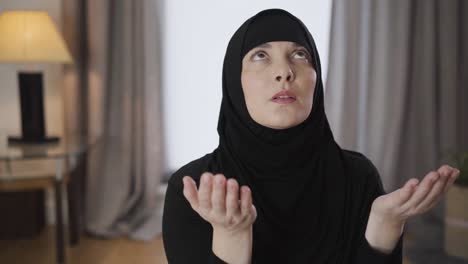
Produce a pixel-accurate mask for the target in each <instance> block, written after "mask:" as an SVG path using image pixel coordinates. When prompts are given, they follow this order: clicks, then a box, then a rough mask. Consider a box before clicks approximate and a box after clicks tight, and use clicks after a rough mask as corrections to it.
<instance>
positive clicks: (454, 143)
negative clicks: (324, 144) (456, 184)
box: [326, 0, 468, 191]
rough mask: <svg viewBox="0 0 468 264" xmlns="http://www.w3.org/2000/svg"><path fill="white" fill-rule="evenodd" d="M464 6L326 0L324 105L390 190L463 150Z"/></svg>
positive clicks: (467, 125) (466, 123) (466, 93)
mask: <svg viewBox="0 0 468 264" xmlns="http://www.w3.org/2000/svg"><path fill="white" fill-rule="evenodd" d="M466 14H468V3H467V2H466V1H462V0H444V1H437V0H432V1H427V0H413V1H407V0H386V1H384V0H382V1H373V0H335V1H334V3H333V11H332V23H331V24H332V28H331V36H330V58H329V59H330V64H329V70H328V75H327V89H326V111H327V115H328V117H329V119H330V125H331V126H332V129H333V131H334V133H335V135H336V139H337V141H338V142H339V143H340V145H341V146H342V147H344V148H349V149H355V150H357V151H360V152H363V153H364V154H366V155H368V156H369V158H370V159H371V160H372V161H373V162H374V163H375V164H376V166H377V168H378V169H379V171H380V173H381V176H382V180H383V183H384V187H385V189H386V190H387V191H392V190H394V189H397V188H399V187H401V185H402V184H403V183H404V182H406V181H407V180H408V179H410V178H412V177H417V178H422V177H423V176H424V175H425V174H426V173H427V172H429V171H430V170H434V169H437V168H438V167H439V166H440V165H441V164H442V163H445V162H446V161H448V158H447V153H449V152H456V151H461V150H463V149H464V150H467V149H468V138H467V135H468V106H467V104H466V102H467V100H468V88H467V85H468V81H467V76H466V73H467V72H468V71H467V66H468V65H467V63H468V58H467V51H466V47H467V45H468V39H467V38H468V34H467V29H468V27H467V26H466V25H468V16H466Z"/></svg>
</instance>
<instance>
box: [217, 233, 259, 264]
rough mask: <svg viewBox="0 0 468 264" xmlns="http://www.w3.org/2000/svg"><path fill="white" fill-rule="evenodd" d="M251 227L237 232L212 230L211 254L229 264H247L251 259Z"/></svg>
mask: <svg viewBox="0 0 468 264" xmlns="http://www.w3.org/2000/svg"><path fill="white" fill-rule="evenodd" d="M252 240H253V231H252V227H251V228H248V229H245V230H240V231H237V232H233V231H227V230H224V229H222V228H218V229H216V228H213V244H212V250H213V253H214V254H215V255H216V256H218V257H219V258H220V259H222V260H223V261H225V262H227V263H229V264H237V263H239V264H248V263H250V261H251V257H252V243H253V242H252Z"/></svg>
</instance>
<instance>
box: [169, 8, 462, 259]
mask: <svg viewBox="0 0 468 264" xmlns="http://www.w3.org/2000/svg"><path fill="white" fill-rule="evenodd" d="M321 76H322V72H321V68H320V60H319V56H318V53H317V48H316V46H315V43H314V40H313V39H312V37H311V35H310V33H309V31H308V30H307V28H306V27H305V26H304V24H303V23H302V22H301V21H300V20H299V19H297V18H296V17H294V16H293V15H291V14H290V13H288V12H287V11H284V10H281V9H269V10H264V11H262V12H260V13H258V14H256V15H255V16H253V17H252V18H250V19H248V20H247V21H246V22H245V23H244V24H243V25H242V26H241V27H240V28H239V29H238V30H237V31H236V32H235V34H234V35H233V37H232V38H231V40H230V42H229V45H228V48H227V51H226V55H225V59H224V65H223V98H222V103H221V110H220V115H219V121H218V128H217V129H218V134H219V136H220V139H219V146H218V147H217V148H216V149H215V150H214V151H213V152H212V153H209V154H206V155H205V156H203V157H201V158H199V159H197V160H194V161H192V162H190V163H188V164H186V165H185V166H183V167H182V168H180V169H179V170H178V171H177V172H175V173H174V174H173V175H172V177H171V179H170V180H169V183H168V188H167V192H166V200H165V207H164V217H163V241H164V247H165V250H166V256H167V259H168V261H169V263H171V264H173V263H175V264H178V263H316V264H318V263H401V262H402V241H403V230H404V224H405V221H406V220H407V219H408V217H410V216H413V215H417V214H420V213H423V212H425V211H427V210H429V209H430V208H432V207H433V206H434V204H435V203H436V202H437V201H438V200H439V199H440V196H441V195H442V194H443V192H444V191H446V190H447V188H449V186H450V185H451V184H452V183H453V181H454V180H455V179H456V177H457V176H458V174H459V172H458V170H456V169H454V168H451V167H449V166H442V167H441V168H440V169H438V170H437V171H434V172H430V173H429V174H428V175H427V176H426V177H425V178H424V179H423V180H422V181H421V183H419V182H418V180H417V179H415V178H413V179H411V180H409V181H408V182H407V183H406V184H405V185H404V186H403V187H402V188H401V189H398V190H396V191H394V192H392V193H390V194H386V193H385V191H384V189H383V188H382V183H381V179H380V176H379V174H378V171H377V169H376V168H375V166H374V165H373V164H372V162H371V161H370V160H369V159H367V158H366V157H365V156H364V155H362V154H360V153H358V152H354V151H350V150H344V149H341V148H340V147H339V146H338V144H337V143H336V142H335V140H334V138H333V134H332V131H331V130H330V127H329V124H328V121H327V118H326V115H325V110H324V104H323V84H322V77H321ZM197 186H198V187H197ZM197 188H198V189H197Z"/></svg>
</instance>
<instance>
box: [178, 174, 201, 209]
mask: <svg viewBox="0 0 468 264" xmlns="http://www.w3.org/2000/svg"><path fill="white" fill-rule="evenodd" d="M182 181H183V183H184V191H183V194H184V196H185V198H186V199H187V201H189V203H190V206H191V207H192V208H193V209H194V210H195V211H197V210H198V194H197V185H196V183H195V181H194V180H193V179H192V177H190V176H184V177H183V178H182Z"/></svg>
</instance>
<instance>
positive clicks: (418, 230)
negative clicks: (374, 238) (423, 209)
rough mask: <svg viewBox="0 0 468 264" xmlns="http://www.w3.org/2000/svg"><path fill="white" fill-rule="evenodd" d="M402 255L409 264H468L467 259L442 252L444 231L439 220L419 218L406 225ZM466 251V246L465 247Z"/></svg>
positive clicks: (425, 217)
mask: <svg viewBox="0 0 468 264" xmlns="http://www.w3.org/2000/svg"><path fill="white" fill-rule="evenodd" d="M406 230H407V234H408V237H409V238H410V239H408V240H405V241H404V242H406V243H405V244H404V246H403V248H404V255H405V256H406V257H407V258H408V259H409V260H410V261H411V262H410V263H411V264H468V259H462V258H459V257H454V256H449V255H447V254H446V253H445V251H444V249H443V248H444V229H443V222H442V220H441V219H440V218H438V217H435V216H431V215H430V214H428V215H426V216H424V217H423V216H420V217H417V218H416V219H413V220H411V221H410V222H408V223H407V229H406ZM466 250H468V245H466Z"/></svg>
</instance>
